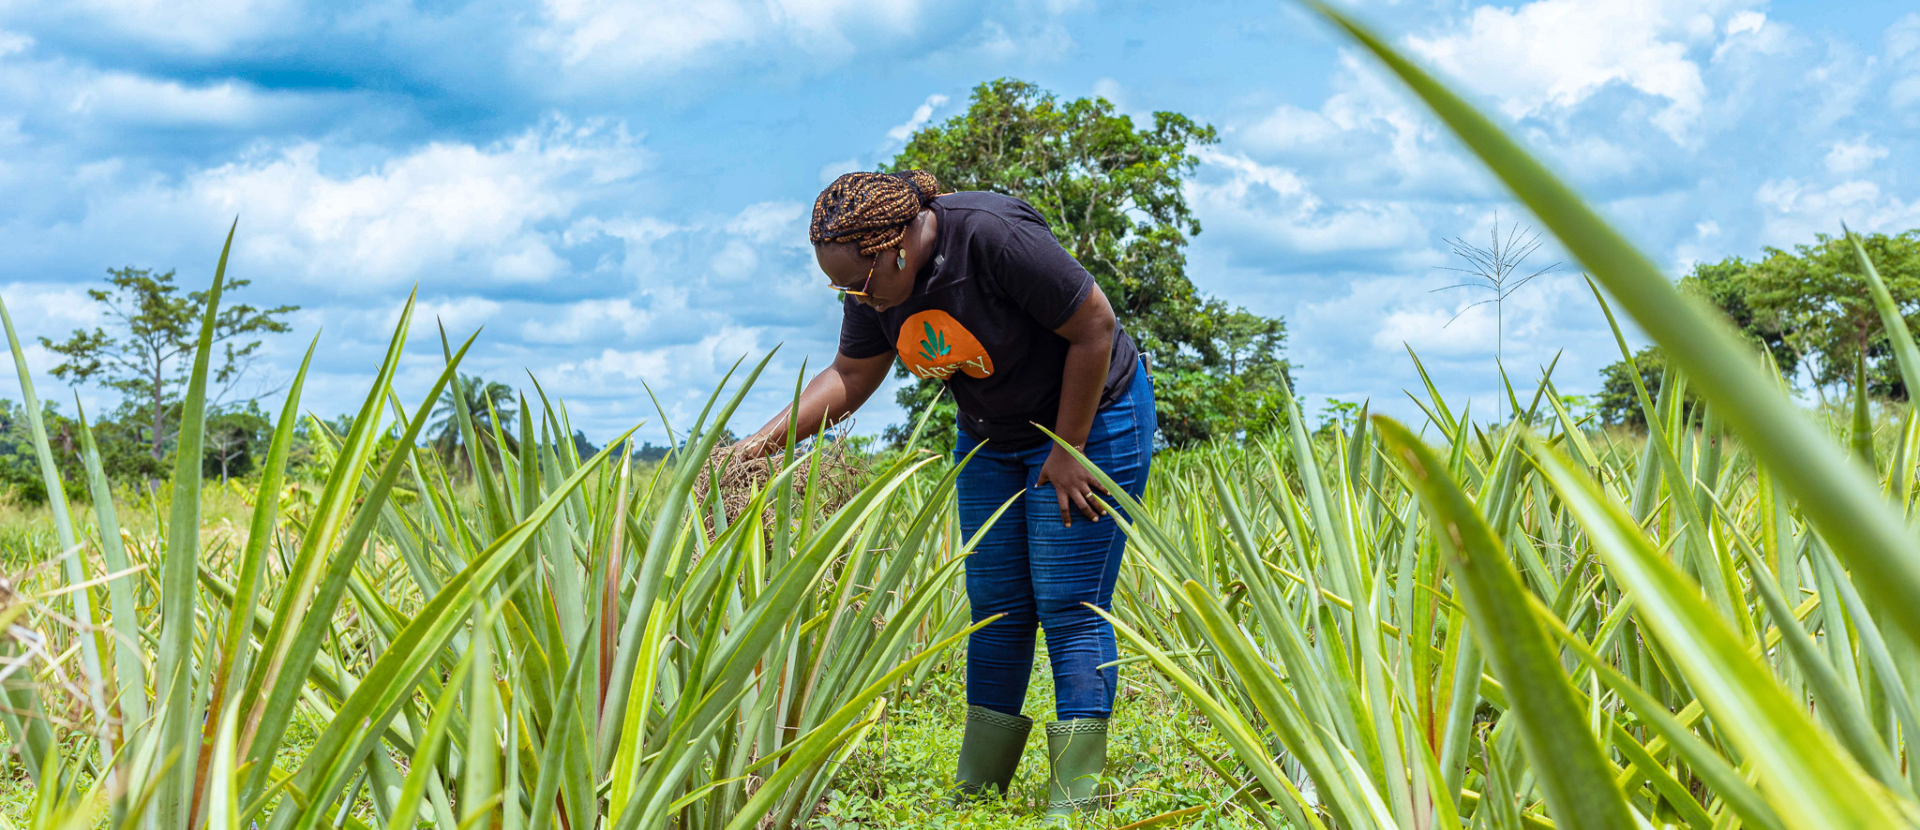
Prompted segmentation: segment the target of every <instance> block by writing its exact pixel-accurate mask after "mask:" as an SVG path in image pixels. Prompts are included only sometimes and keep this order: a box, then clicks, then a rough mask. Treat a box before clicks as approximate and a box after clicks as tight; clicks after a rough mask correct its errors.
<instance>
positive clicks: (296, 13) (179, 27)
mask: <svg viewBox="0 0 1920 830" xmlns="http://www.w3.org/2000/svg"><path fill="white" fill-rule="evenodd" d="M41 11H42V13H44V14H45V15H46V16H47V17H51V18H55V19H63V20H64V22H67V23H69V24H71V25H75V26H84V27H89V28H94V29H100V30H105V31H108V32H112V33H114V34H115V35H117V36H119V37H123V38H127V39H131V40H134V41H137V42H140V43H145V44H150V45H152V46H156V47H159V48H161V49H165V50H167V51H172V52H179V53H186V54H196V55H213V54H218V53H221V52H224V51H227V50H229V49H231V48H233V47H234V46H235V45H237V44H241V43H246V42H248V41H253V40H256V39H260V38H263V37H267V36H270V35H273V34H279V33H285V32H289V31H294V30H297V29H298V28H299V26H300V17H301V9H300V8H299V6H298V4H297V2H296V0H194V2H191V3H180V2H171V1H170V0H73V1H72V2H67V3H58V4H51V3H50V4H47V5H46V6H45V7H44V8H43V9H41Z"/></svg>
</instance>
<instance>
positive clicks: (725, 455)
mask: <svg viewBox="0 0 1920 830" xmlns="http://www.w3.org/2000/svg"><path fill="white" fill-rule="evenodd" d="M737 446H738V445H730V446H725V447H715V448H714V450H713V455H712V456H711V457H710V458H708V459H707V462H706V463H705V464H703V465H701V468H700V473H699V475H698V476H697V477H696V478H695V479H694V482H693V496H694V498H695V499H697V500H698V501H699V503H700V504H702V505H707V504H708V502H707V496H708V495H709V494H712V495H714V496H715V497H716V498H718V499H719V501H720V504H721V506H722V507H724V508H725V509H726V512H727V523H728V524H732V523H734V522H737V521H739V520H740V516H741V514H743V513H745V512H746V510H747V507H748V506H749V505H751V504H752V503H753V499H754V497H755V496H757V495H759V494H760V492H761V491H762V490H765V489H766V488H767V485H768V484H770V483H771V482H772V481H773V478H774V476H777V475H779V474H780V468H781V464H782V463H783V462H785V460H786V453H783V452H776V453H774V454H772V455H769V456H766V457H763V458H746V457H744V455H743V454H742V453H740V452H738V451H737V449H736V448H737ZM814 449H815V452H816V454H817V457H816V458H813V459H809V460H807V461H806V462H805V463H802V464H800V465H799V467H798V469H796V470H794V472H793V476H792V479H791V487H792V493H793V496H792V498H793V514H794V516H795V517H796V518H797V517H798V516H799V514H800V511H802V510H804V509H805V507H806V498H807V487H808V485H812V487H813V488H814V505H815V506H814V510H815V512H816V513H817V514H821V515H824V514H828V513H832V512H833V511H835V510H838V509H840V507H841V506H842V505H844V504H846V503H847V502H848V501H851V500H852V499H853V497H854V495H855V494H857V493H859V492H860V484H861V481H862V479H863V478H864V475H865V471H864V470H863V469H862V467H861V466H860V465H859V463H858V460H857V459H856V458H855V456H854V454H853V452H852V449H851V447H849V446H848V445H847V442H846V440H845V434H844V433H842V434H840V435H837V436H834V437H832V438H828V439H825V440H818V441H816V442H814ZM716 471H717V472H718V473H719V476H720V485H719V487H718V488H717V489H716V488H715V487H714V486H713V482H712V480H711V478H712V476H713V474H714V473H715V472H716ZM777 495H778V494H769V495H768V497H767V501H766V507H765V509H763V510H762V511H761V515H760V522H761V524H762V525H764V526H766V527H767V528H769V529H771V528H772V527H773V521H774V517H775V513H776V508H775V499H776V498H777ZM710 510H711V508H710V507H707V508H706V509H704V510H703V511H702V515H703V516H704V517H705V521H706V524H707V530H708V532H709V533H711V532H713V530H714V528H713V520H712V518H711V517H712V513H711V512H709V511H710Z"/></svg>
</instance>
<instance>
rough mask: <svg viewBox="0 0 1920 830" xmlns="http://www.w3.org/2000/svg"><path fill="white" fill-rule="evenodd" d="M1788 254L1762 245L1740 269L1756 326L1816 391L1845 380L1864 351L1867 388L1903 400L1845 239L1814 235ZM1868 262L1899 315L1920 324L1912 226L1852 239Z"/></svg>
mask: <svg viewBox="0 0 1920 830" xmlns="http://www.w3.org/2000/svg"><path fill="white" fill-rule="evenodd" d="M1814 240H1815V241H1814V243H1813V244H1811V245H1795V246H1794V250H1793V252H1792V253H1788V252H1786V251H1783V250H1780V249H1777V248H1767V249H1766V256H1765V257H1763V258H1762V259H1761V260H1760V261H1759V262H1756V263H1754V264H1753V265H1752V266H1751V267H1750V268H1749V269H1748V280H1749V281H1750V282H1751V283H1752V286H1751V288H1750V289H1749V290H1748V292H1747V296H1746V302H1747V304H1748V306H1749V307H1750V308H1751V309H1752V311H1753V315H1754V318H1755V320H1756V321H1757V322H1758V324H1759V325H1760V326H1761V327H1763V328H1765V329H1767V330H1769V331H1772V332H1777V333H1778V335H1779V337H1780V339H1781V341H1782V343H1783V345H1784V346H1785V347H1786V348H1787V349H1788V350H1789V351H1790V352H1791V353H1792V354H1793V355H1794V356H1795V357H1796V358H1797V361H1796V363H1797V365H1798V367H1799V368H1801V369H1804V370H1806V371H1807V372H1808V373H1809V374H1810V375H1811V379H1812V381H1813V383H1814V385H1815V386H1816V387H1817V388H1820V389H1826V388H1828V387H1833V386H1841V385H1845V384H1848V383H1850V382H1852V378H1853V363H1854V359H1855V357H1856V356H1859V355H1865V357H1866V361H1867V374H1868V383H1867V386H1868V391H1869V392H1870V393H1872V394H1875V395H1879V396H1882V397H1890V398H1895V399H1902V400H1904V399H1905V398H1906V397H1907V389H1906V384H1904V383H1903V382H1902V381H1901V380H1900V371H1899V367H1898V366H1897V365H1896V363H1895V362H1894V359H1893V349H1892V346H1891V344H1889V343H1888V342H1887V335H1886V330H1885V329H1884V328H1883V327H1882V326H1881V324H1880V313H1879V311H1878V310H1877V309H1876V308H1875V307H1874V305H1873V298H1872V297H1871V296H1870V295H1869V294H1868V292H1867V284H1866V278H1865V276H1864V275H1863V274H1862V273H1861V271H1860V262H1859V259H1858V258H1857V257H1856V255H1855V254H1854V252H1853V245H1852V244H1851V243H1850V242H1848V241H1847V240H1846V239H1845V238H1844V237H1838V238H1836V237H1832V236H1828V235H1827V234H1816V235H1815V236H1814ZM1860 243H1861V245H1862V246H1863V247H1865V248H1866V251H1867V256H1868V257H1870V258H1871V259H1872V260H1873V264H1874V268H1875V269H1876V270H1878V271H1879V272H1880V278H1881V279H1882V280H1884V281H1885V282H1886V284H1887V290H1888V292H1889V293H1891V294H1892V295H1893V300H1894V302H1895V303H1896V304H1898V305H1899V307H1900V309H1901V313H1902V314H1903V315H1904V316H1905V317H1906V318H1907V325H1908V326H1910V327H1912V326H1916V325H1917V324H1920V230H1910V231H1907V232H1905V233H1901V234H1897V235H1892V236H1889V235H1887V234H1877V233H1876V234H1867V235H1865V236H1862V237H1861V238H1860Z"/></svg>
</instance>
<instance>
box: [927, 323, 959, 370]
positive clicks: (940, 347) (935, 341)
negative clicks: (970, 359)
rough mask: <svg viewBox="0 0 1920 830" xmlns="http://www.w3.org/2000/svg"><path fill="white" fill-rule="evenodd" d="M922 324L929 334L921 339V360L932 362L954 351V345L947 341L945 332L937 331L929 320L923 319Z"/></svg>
mask: <svg viewBox="0 0 1920 830" xmlns="http://www.w3.org/2000/svg"><path fill="white" fill-rule="evenodd" d="M920 325H921V326H922V327H923V328H925V329H926V330H927V336H926V337H925V338H924V339H922V340H921V341H920V359H921V360H924V361H926V362H928V363H932V362H934V361H935V360H937V359H939V358H942V357H946V356H947V354H948V353H950V352H952V351H953V346H951V345H948V343H947V335H946V333H945V332H940V331H935V330H934V328H933V324H932V323H929V322H925V321H922V322H921V323H920Z"/></svg>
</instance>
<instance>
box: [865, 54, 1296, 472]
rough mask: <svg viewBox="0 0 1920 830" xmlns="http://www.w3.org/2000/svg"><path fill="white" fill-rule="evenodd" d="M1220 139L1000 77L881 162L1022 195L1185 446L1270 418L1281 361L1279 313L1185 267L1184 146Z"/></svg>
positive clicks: (949, 420)
mask: <svg viewBox="0 0 1920 830" xmlns="http://www.w3.org/2000/svg"><path fill="white" fill-rule="evenodd" d="M1217 140H1218V136H1217V134H1216V132H1215V131H1214V129H1213V128H1212V127H1210V126H1207V125H1204V124H1199V123H1196V122H1194V121H1193V120H1192V119H1190V118H1188V117H1187V116H1184V115H1181V114H1179V113H1173V112H1156V113H1154V114H1153V117H1152V123H1151V124H1148V125H1145V126H1140V125H1137V124H1135V123H1134V121H1133V119H1132V118H1130V117H1128V116H1126V115H1124V114H1122V113H1119V112H1116V111H1115V109H1114V106H1113V104H1112V103H1111V102H1109V101H1107V100H1106V99H1104V98H1099V97H1094V98H1078V99H1074V100H1071V101H1065V102H1062V101H1061V100H1059V98H1057V97H1056V96H1055V95H1053V94H1052V93H1050V92H1047V91H1046V90H1043V89H1041V88H1040V87H1038V86H1036V85H1034V84H1031V83H1028V82H1025V81H1020V80H1015V79H1011V78H1002V79H1000V80H996V81H990V82H988V83H984V84H981V85H979V86H977V87H975V88H974V90H973V95H972V98H971V101H970V103H969V105H968V107H967V111H966V112H964V113H961V114H959V115H956V116H954V117H952V118H949V119H947V120H946V121H943V122H940V123H937V124H931V125H928V126H927V127H925V128H922V129H921V130H920V131H919V132H917V133H915V134H914V135H913V137H912V138H911V140H909V141H908V143H907V146H906V147H905V148H904V149H902V150H901V151H900V153H899V155H897V156H895V157H894V159H893V161H892V162H891V163H889V164H888V165H887V166H886V168H885V169H888V170H895V171H898V170H909V169H916V168H917V169H923V170H927V171H929V172H932V173H933V174H934V175H935V176H936V177H938V178H939V179H940V182H941V184H942V185H944V186H945V187H948V188H952V189H954V190H988V191H993V192H996V193H1004V194H1006V195H1009V196H1013V197H1015V198H1018V199H1021V200H1023V201H1025V202H1027V203H1028V204H1031V205H1033V207H1034V208H1035V209H1036V210H1038V211H1039V212H1040V214H1041V215H1042V216H1044V217H1046V219H1047V223H1048V225H1049V226H1051V228H1052V230H1053V235H1054V238H1056V239H1058V240H1059V241H1060V244H1061V246H1062V247H1064V248H1065V249H1066V250H1067V251H1068V253H1071V254H1072V255H1073V257H1074V258H1075V259H1077V260H1079V261H1080V264H1081V265H1082V266H1084V267H1085V268H1086V269H1087V271H1088V272H1089V273H1091V274H1092V275H1093V278H1094V280H1095V281H1097V282H1098V283H1099V285H1100V289H1101V290H1102V291H1103V292H1105V293H1106V295H1107V298H1108V300H1109V301H1110V302H1112V304H1113V307H1114V312H1115V314H1116V315H1117V316H1118V317H1119V319H1120V323H1121V325H1122V326H1124V327H1125V328H1126V330H1127V332H1128V333H1129V334H1131V335H1132V336H1133V338H1134V339H1135V341H1137V342H1138V343H1139V346H1140V350H1141V352H1142V353H1144V354H1146V355H1147V356H1148V360H1149V363H1150V365H1151V366H1152V368H1153V371H1154V375H1155V378H1156V379H1157V381H1158V384H1157V392H1158V398H1159V410H1160V426H1161V430H1162V433H1163V435H1164V436H1165V437H1166V439H1167V440H1168V441H1169V442H1170V443H1173V444H1186V443H1191V442H1193V441H1199V440H1205V439H1207V438H1209V437H1212V436H1215V435H1221V436H1226V435H1232V434H1235V433H1239V432H1242V431H1244V430H1246V429H1248V428H1252V427H1255V426H1257V425H1259V424H1260V423H1261V422H1263V421H1264V420H1265V419H1267V418H1270V417H1271V416H1272V415H1273V414H1274V413H1275V412H1277V411H1278V408H1277V406H1276V403H1277V401H1278V400H1279V394H1280V385H1279V384H1280V383H1281V382H1282V381H1284V380H1285V379H1286V377H1287V370H1288V366H1287V362H1286V360H1285V358H1284V357H1283V349H1284V346H1285V343H1286V326H1285V324H1284V323H1283V322H1282V321H1281V320H1279V319H1277V318H1267V317H1261V316H1259V315H1255V314H1252V313H1251V312H1248V311H1246V310H1245V309H1242V308H1234V307H1230V306H1229V305H1227V304H1226V303H1224V302H1221V301H1219V300H1215V299H1211V298H1209V297H1206V296H1204V295H1202V294H1201V293H1200V292H1199V291H1198V290H1197V289H1195V287H1194V285H1193V282H1192V280H1190V279H1189V278H1188V276H1187V260H1186V244H1187V240H1188V239H1189V238H1190V237H1192V236H1193V235H1195V234H1198V233H1199V232H1200V221H1199V220H1198V219H1196V218H1194V216H1193V212H1192V211H1191V210H1190V209H1189V207H1188V205H1187V200H1186V193H1185V190H1184V188H1183V185H1184V183H1185V180H1186V179H1187V178H1188V177H1189V176H1191V175H1192V174H1193V171H1194V168H1195V166H1196V165H1197V164H1198V163H1199V159H1198V158H1197V157H1196V156H1195V155H1194V154H1193V152H1192V151H1193V148H1195V147H1200V146H1205V145H1208V144H1213V143H1215V142H1216V141H1217ZM899 374H900V376H901V377H907V376H908V375H906V373H905V371H904V368H902V369H901V371H900V372H899ZM939 390H940V387H939V385H938V384H937V383H935V382H931V381H919V382H917V383H915V384H914V385H911V386H908V387H906V388H904V389H902V390H901V391H900V393H899V394H898V400H899V402H900V404H901V405H902V406H904V407H906V408H907V409H908V411H909V412H910V413H912V414H913V415H914V416H916V417H917V416H918V415H919V414H920V413H922V412H924V411H925V410H926V408H927V407H928V406H932V405H936V404H935V403H934V402H935V401H936V399H938V396H939ZM938 405H939V406H940V407H941V408H942V411H938V412H936V413H935V414H934V416H933V419H934V420H933V422H932V423H931V424H930V425H929V429H930V430H939V431H941V433H942V435H944V436H945V437H947V438H949V439H950V437H951V434H952V429H953V413H952V404H951V403H950V402H947V403H942V404H938ZM908 429H910V427H909V428H908ZM905 431H906V430H904V429H901V430H895V431H894V432H895V436H896V437H899V436H900V435H901V434H902V433H904V432H905Z"/></svg>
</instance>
